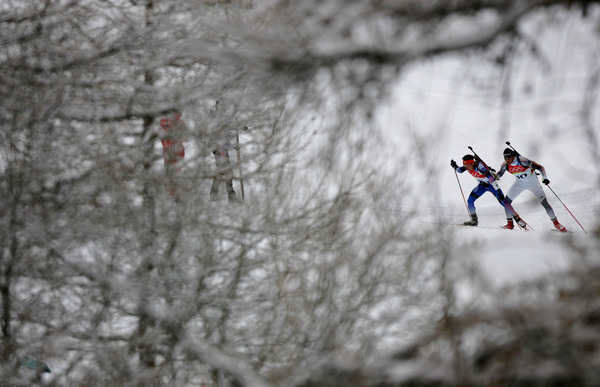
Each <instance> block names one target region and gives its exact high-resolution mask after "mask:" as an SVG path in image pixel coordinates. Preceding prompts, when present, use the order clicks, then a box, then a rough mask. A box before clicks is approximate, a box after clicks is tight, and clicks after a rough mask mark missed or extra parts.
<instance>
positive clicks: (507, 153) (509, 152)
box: [503, 148, 516, 158]
mask: <svg viewBox="0 0 600 387" xmlns="http://www.w3.org/2000/svg"><path fill="white" fill-rule="evenodd" d="M503 154H504V158H507V157H513V156H514V155H515V154H516V153H515V151H514V150H512V149H510V148H506V149H504V153H503Z"/></svg>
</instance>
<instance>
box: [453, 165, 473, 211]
mask: <svg viewBox="0 0 600 387" xmlns="http://www.w3.org/2000/svg"><path fill="white" fill-rule="evenodd" d="M454 175H455V176H456V182H457V183H458V188H460V194H461V195H462V198H463V202H465V208H466V209H467V215H471V213H470V212H469V206H467V201H466V199H465V193H464V192H463V189H462V186H461V185H460V180H459V179H458V173H456V169H455V170H454Z"/></svg>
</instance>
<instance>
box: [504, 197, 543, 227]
mask: <svg viewBox="0 0 600 387" xmlns="http://www.w3.org/2000/svg"><path fill="white" fill-rule="evenodd" d="M500 204H502V205H503V206H504V207H505V208H508V209H509V210H510V211H512V212H513V213H514V214H515V215H516V216H517V217H518V218H519V219H521V220H522V221H523V223H525V225H526V226H527V227H529V229H530V230H531V231H535V230H534V229H533V227H531V225H530V224H529V223H527V222H526V221H525V220H524V219H523V218H521V215H519V214H517V211H515V208H514V207H513V206H512V204H510V203H507V202H506V201H504V202H503V203H500ZM516 223H517V226H519V228H520V229H523V227H521V225H520V224H519V222H516Z"/></svg>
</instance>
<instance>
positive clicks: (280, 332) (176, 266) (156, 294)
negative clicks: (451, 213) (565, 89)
mask: <svg viewBox="0 0 600 387" xmlns="http://www.w3.org/2000/svg"><path fill="white" fill-rule="evenodd" d="M597 3H599V2H597V1H574V0H562V1H559V0H529V1H498V0H477V1H475V0H420V1H416V0H379V1H377V0H364V1H356V0H324V1H323V0H321V1H319V0H301V1H295V0H229V1H226V0H168V1H167V0H163V1H161V0H105V1H100V0H3V1H2V2H1V3H0V48H1V50H0V307H1V308H0V375H2V380H1V381H0V386H4V385H6V386H30V385H48V386H107V385H111V384H113V385H118V386H167V385H168V386H342V385H344V386H357V387H358V386H375V385H377V386H401V385H411V386H420V385H512V386H514V385H590V386H591V385H598V384H600V371H599V370H600V331H599V330H598V327H599V325H598V324H600V266H599V262H598V251H599V249H600V226H599V223H598V222H595V223H594V224H587V225H586V226H587V227H586V228H587V229H588V231H589V235H587V236H586V237H585V239H578V235H574V236H573V237H569V238H564V242H563V243H564V245H565V248H568V249H570V251H571V252H572V254H573V256H574V257H576V260H577V262H579V263H580V265H579V266H576V267H572V268H569V270H566V271H565V272H564V273H562V274H561V275H560V276H553V277H551V278H550V277H549V278H541V279H536V281H532V282H527V283H522V284H515V285H513V286H511V287H510V288H507V289H504V291H503V292H502V293H497V292H495V291H493V290H491V289H489V288H488V287H487V286H486V284H485V283H484V282H485V281H483V280H482V279H481V278H480V277H479V276H478V274H477V270H475V269H474V268H472V267H468V266H463V267H459V266H457V265H453V264H451V263H452V262H454V261H455V259H457V257H461V256H463V255H464V254H466V253H467V252H468V251H471V250H472V249H476V246H472V245H470V244H464V243H461V242H460V241H457V240H456V238H455V235H454V233H453V230H452V229H450V228H447V227H440V225H439V224H436V223H435V222H432V223H430V224H424V223H419V222H416V221H415V220H416V219H417V218H419V208H420V207H421V206H422V205H423V202H424V200H425V197H427V196H431V197H433V198H434V199H436V198H437V199H440V200H442V197H446V196H447V195H450V194H448V193H447V192H445V191H444V189H443V188H439V187H438V188H435V189H431V190H430V189H424V188H423V187H424V185H423V184H424V179H425V178H424V177H423V176H422V175H420V174H422V173H425V174H426V175H427V177H426V179H427V180H428V181H432V180H433V181H435V180H436V179H438V178H439V179H447V178H448V176H449V177H450V179H454V176H453V175H449V174H448V170H449V166H448V162H449V159H448V160H446V159H445V158H443V159H442V160H441V161H440V160H438V158H437V157H432V153H434V151H435V153H436V155H435V156H437V155H439V149H441V148H443V147H444V146H446V145H448V146H450V145H452V143H454V142H460V141H461V140H459V139H456V138H453V139H452V143H451V144H447V143H444V142H443V141H442V140H443V139H442V137H440V134H439V133H436V132H435V131H431V130H422V128H421V126H420V125H421V124H422V123H420V122H416V121H411V120H402V119H399V120H394V121H390V120H386V119H383V118H382V117H385V111H386V110H385V109H388V110H387V111H388V113H389V110H390V109H392V110H394V109H397V110H400V111H403V110H404V111H408V110H410V111H412V112H414V111H416V110H418V109H419V108H420V104H419V103H418V102H416V103H414V104H413V105H411V104H410V103H406V104H403V105H401V106H397V105H394V101H397V94H396V93H397V90H398V87H399V85H400V84H401V82H403V81H405V80H406V78H405V77H406V74H412V72H414V70H415V69H419V68H427V66H428V65H431V63H436V62H435V61H437V60H439V59H440V58H452V59H453V60H456V61H459V63H469V64H470V65H471V66H473V67H475V68H485V69H487V71H489V73H490V74H492V76H490V77H489V78H486V79H483V77H481V78H478V77H475V78H472V73H469V72H468V71H466V69H465V72H464V74H465V75H464V78H463V79H464V82H469V83H471V84H477V85H478V87H481V88H483V89H485V90H487V91H489V92H490V93H492V94H494V95H497V96H498V101H500V102H499V103H501V104H504V105H503V106H508V105H510V104H511V103H512V102H511V101H512V100H511V96H513V95H514V94H513V93H514V89H513V88H516V87H517V86H515V85H516V82H513V80H514V79H512V80H511V68H512V67H511V66H512V64H513V63H516V62H519V63H523V61H524V60H525V59H527V60H528V61H529V62H527V63H529V64H530V66H531V71H532V73H534V74H537V73H540V74H544V76H548V77H551V76H552V74H553V71H554V68H553V67H552V58H548V57H546V56H545V54H544V52H543V50H542V49H540V47H541V46H543V41H542V39H547V37H548V34H547V32H548V31H550V32H551V33H555V34H558V36H560V31H562V30H563V28H564V27H565V25H572V24H573V23H574V24H577V25H581V26H586V29H584V30H585V31H587V33H588V35H587V39H589V40H586V42H589V45H588V46H586V49H587V51H588V52H589V57H588V59H589V62H588V64H589V66H587V70H586V72H585V73H584V74H581V77H582V79H583V81H582V83H581V84H582V85H583V86H582V95H583V98H582V99H581V100H580V101H578V103H577V106H576V107H575V108H573V109H571V110H570V111H569V112H568V114H570V116H569V125H570V126H569V127H566V128H558V129H556V128H555V129H553V130H555V131H556V130H558V131H566V132H567V133H569V136H573V137H575V138H579V139H582V141H583V142H585V144H586V147H585V149H580V150H579V151H578V152H574V153H576V154H574V155H573V157H575V158H576V159H577V160H581V163H579V164H578V166H577V167H576V169H574V171H575V172H577V174H578V175H580V176H581V175H582V174H583V175H584V177H583V179H585V181H586V182H590V183H591V184H592V187H593V190H592V191H590V192H591V195H595V196H596V197H597V196H598V189H600V169H598V168H599V167H598V166H599V165H600V152H599V147H600V139H599V131H598V129H597V128H596V125H597V122H596V121H597V119H598V116H597V111H598V100H597V92H598V87H599V85H600V65H599V64H598V63H600V62H598V58H599V57H600V43H599V42H600V39H598V38H599V37H598V34H599V33H600V32H599V31H600V6H598V5H597ZM532 25H533V26H534V27H532ZM550 36H556V35H552V34H550ZM561 55H565V56H568V55H569V51H568V46H567V44H565V52H564V54H561ZM461 61H464V62H461ZM421 66H423V67H421ZM458 68H459V69H461V65H459V66H458ZM421 76H423V75H421ZM424 77H425V78H427V75H425V76H424ZM418 79H423V78H418ZM489 80H495V81H493V82H491V81H490V82H484V81H489ZM548 98H552V96H549V97H548ZM217 100H218V101H220V102H221V103H223V104H224V106H225V109H224V113H223V114H221V115H220V116H218V117H215V116H214V115H213V114H211V111H212V110H213V109H214V106H215V102H216V101H217ZM560 102H561V101H557V104H560ZM430 109H431V110H430V112H432V111H444V110H445V109H446V106H435V107H433V108H432V107H430ZM177 112H180V113H181V114H182V120H183V121H184V122H185V124H186V126H187V130H188V133H187V140H188V141H187V142H186V143H185V147H186V156H185V159H184V161H183V163H182V168H181V171H178V172H175V173H170V172H169V170H167V168H165V166H164V163H163V156H162V148H161V142H160V140H161V139H162V136H164V134H163V133H162V131H161V129H160V124H159V122H160V120H161V119H162V118H164V117H168V116H169V117H172V116H173V114H175V113H177ZM565 114H567V113H565ZM387 117H389V115H388V116H387ZM500 121H501V122H500V129H499V130H497V131H494V132H489V133H488V132H485V131H484V129H474V130H473V131H472V132H470V133H460V134H457V137H459V136H460V137H467V136H468V135H471V134H472V135H473V136H475V137H477V136H488V137H489V136H491V137H493V138H494V140H497V141H498V142H499V143H502V140H508V139H509V138H508V137H507V136H509V135H513V136H515V131H513V132H512V133H511V129H510V128H511V122H510V121H509V120H508V118H506V120H504V119H500ZM513 124H514V123H513ZM244 126H251V130H250V131H242V130H241V128H243V127H244ZM226 128H235V129H239V130H240V134H239V138H240V140H239V141H240V147H239V156H240V162H239V163H238V162H237V158H236V156H237V154H238V153H237V152H236V151H235V150H232V151H231V157H232V162H234V164H233V168H232V169H233V174H234V187H235V189H236V191H237V195H238V201H237V202H232V203H229V202H228V200H227V196H226V192H225V189H224V187H221V191H220V196H219V197H218V199H217V200H216V201H212V200H211V198H210V195H209V190H210V187H211V182H212V179H213V177H214V176H215V174H216V168H215V160H214V158H213V155H212V153H211V152H212V145H211V138H213V137H214V136H215V135H216V136H218V135H220V134H221V132H222V131H223V130H224V129H226ZM440 130H441V129H440ZM551 134H552V133H550V132H545V133H540V134H539V135H540V136H546V135H551ZM467 138H468V137H467ZM550 138H552V137H550ZM521 140H522V144H524V147H526V149H528V150H532V149H533V150H535V149H536V148H535V144H532V142H533V137H532V136H529V137H527V138H523V139H521ZM465 141H468V140H465ZM390 145H393V146H390ZM462 145H463V146H464V145H469V144H468V143H464V142H463V143H462ZM463 150H464V151H466V149H464V147H463ZM460 156H461V155H459V154H456V155H455V156H454V157H457V158H458V157H460ZM440 163H443V167H442V166H440ZM582 163H583V164H584V165H585V166H584V167H582V166H581V164H582ZM577 168H579V169H577ZM555 170H556V169H555ZM442 171H443V172H446V174H445V177H444V178H442V177H441V176H440V174H441V173H442ZM571 171H573V170H571ZM415 175H419V176H415ZM242 183H243V185H244V197H243V198H242V196H241V193H242V190H241V188H242V187H241V185H242ZM450 183H452V184H456V182H455V181H454V182H452V181H450ZM172 187H174V191H173V192H174V193H173V194H172V193H171V192H169V191H170V188H172ZM438 189H439V190H438ZM447 189H448V190H450V189H452V194H451V195H454V197H455V199H456V200H459V199H458V196H457V195H458V194H457V193H456V192H454V191H456V190H457V188H456V187H455V186H453V187H451V188H450V187H447ZM242 199H243V200H242ZM458 204H459V205H461V203H458ZM597 212H598V209H597V208H596V210H595V216H594V219H595V218H596V217H597ZM439 215H440V218H441V217H442V214H439ZM590 216H591V215H590ZM442 222H443V220H442ZM465 287H469V288H472V289H477V291H478V292H480V296H479V301H478V303H477V304H476V305H473V304H467V305H465V304H464V303H461V302H459V301H460V294H461V289H464V288H465ZM32 359H33V360H32ZM45 366H48V367H49V368H50V370H51V372H44V371H45V369H44V368H45Z"/></svg>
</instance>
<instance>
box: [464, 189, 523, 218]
mask: <svg viewBox="0 0 600 387" xmlns="http://www.w3.org/2000/svg"><path fill="white" fill-rule="evenodd" d="M486 192H491V193H492V195H494V197H495V198H496V199H497V200H498V202H499V203H500V204H501V205H502V207H504V208H506V210H507V211H508V212H509V213H510V214H511V216H515V215H516V212H515V210H514V208H513V207H512V205H511V204H510V202H508V201H507V200H506V197H505V196H504V194H503V193H502V190H501V189H498V190H496V189H495V188H494V187H492V185H491V184H487V183H479V184H478V185H477V187H475V188H473V191H471V194H470V195H469V200H467V203H468V205H469V213H470V214H471V215H474V214H475V212H476V211H475V200H477V199H479V198H480V197H481V195H483V194H484V193H486Z"/></svg>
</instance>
